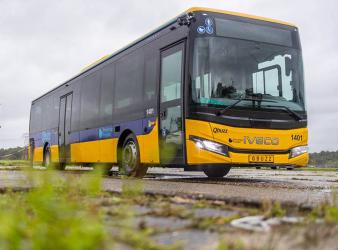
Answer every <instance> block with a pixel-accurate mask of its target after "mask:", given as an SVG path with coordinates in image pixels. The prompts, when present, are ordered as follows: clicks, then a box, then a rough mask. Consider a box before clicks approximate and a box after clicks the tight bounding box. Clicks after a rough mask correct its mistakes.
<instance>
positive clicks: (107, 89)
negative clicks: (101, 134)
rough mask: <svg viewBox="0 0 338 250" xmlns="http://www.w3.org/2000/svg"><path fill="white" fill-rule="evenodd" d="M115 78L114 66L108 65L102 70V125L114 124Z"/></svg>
mask: <svg viewBox="0 0 338 250" xmlns="http://www.w3.org/2000/svg"><path fill="white" fill-rule="evenodd" d="M114 77H115V67H114V64H110V65H107V66H106V67H105V68H104V69H103V70H102V78H101V79H102V80H101V101H100V119H101V123H102V124H105V123H109V122H112V117H113V100H114V98H113V96H114V95H113V87H114Z"/></svg>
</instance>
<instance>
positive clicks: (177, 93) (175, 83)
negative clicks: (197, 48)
mask: <svg viewBox="0 0 338 250" xmlns="http://www.w3.org/2000/svg"><path fill="white" fill-rule="evenodd" d="M181 75H182V50H180V51H178V52H176V53H174V54H172V55H169V56H167V57H164V58H163V59H162V76H161V77H162V79H161V83H162V84H163V86H162V93H161V102H168V101H172V100H176V99H179V98H181Z"/></svg>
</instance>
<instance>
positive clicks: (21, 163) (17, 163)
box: [0, 160, 29, 167]
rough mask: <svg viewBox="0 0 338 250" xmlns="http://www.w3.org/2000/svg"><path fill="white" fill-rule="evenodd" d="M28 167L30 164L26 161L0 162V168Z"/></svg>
mask: <svg viewBox="0 0 338 250" xmlns="http://www.w3.org/2000/svg"><path fill="white" fill-rule="evenodd" d="M28 165H29V162H28V161H24V160H0V166H4V167H14V166H15V167H24V166H28Z"/></svg>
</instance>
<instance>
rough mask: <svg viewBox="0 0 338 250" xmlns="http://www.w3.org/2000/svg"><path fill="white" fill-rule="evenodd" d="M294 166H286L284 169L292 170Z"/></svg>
mask: <svg viewBox="0 0 338 250" xmlns="http://www.w3.org/2000/svg"><path fill="white" fill-rule="evenodd" d="M293 169H294V168H293V167H287V168H286V170H290V171H291V170H293Z"/></svg>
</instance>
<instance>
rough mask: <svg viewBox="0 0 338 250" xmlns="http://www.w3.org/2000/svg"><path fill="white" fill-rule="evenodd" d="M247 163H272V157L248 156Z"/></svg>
mask: <svg viewBox="0 0 338 250" xmlns="http://www.w3.org/2000/svg"><path fill="white" fill-rule="evenodd" d="M249 162H253V163H273V162H274V157H273V155H249Z"/></svg>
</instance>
